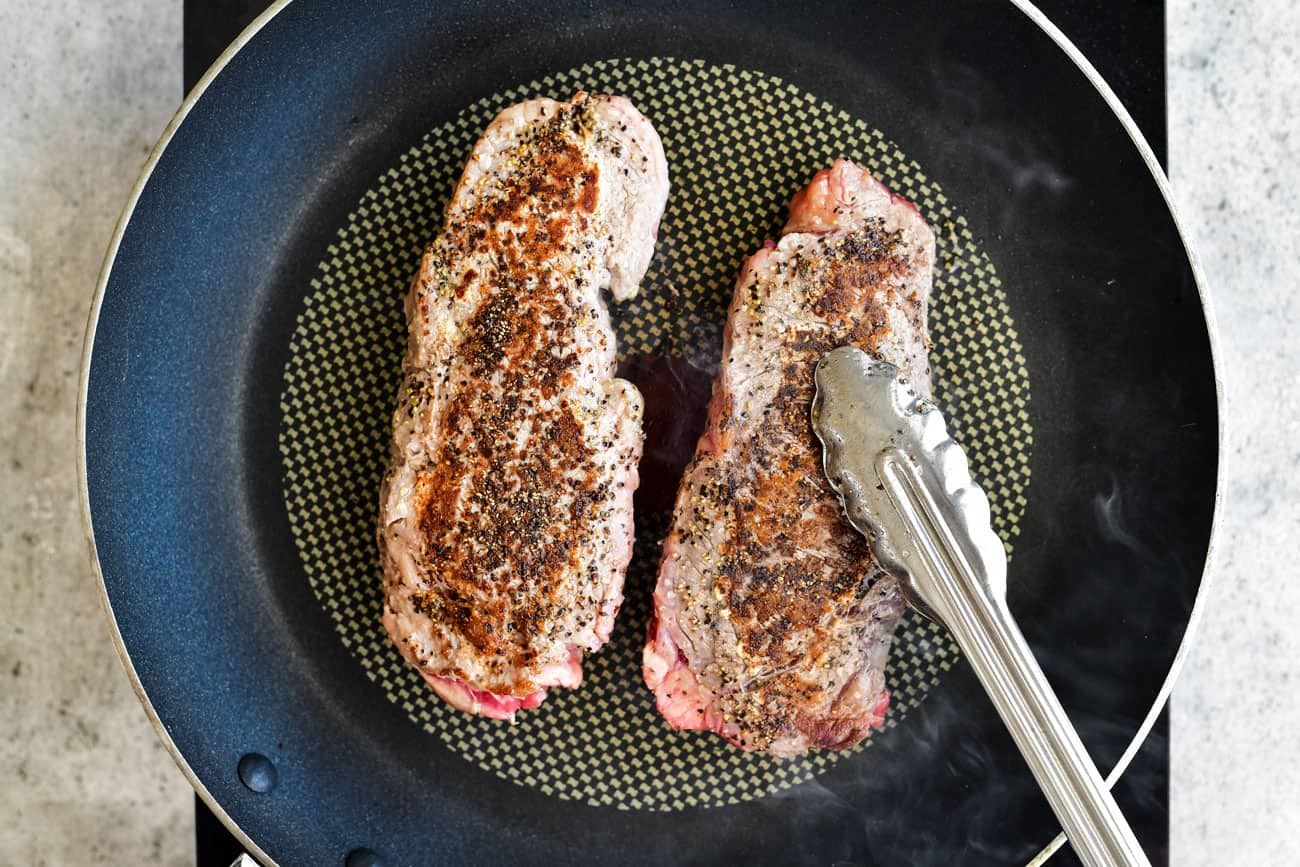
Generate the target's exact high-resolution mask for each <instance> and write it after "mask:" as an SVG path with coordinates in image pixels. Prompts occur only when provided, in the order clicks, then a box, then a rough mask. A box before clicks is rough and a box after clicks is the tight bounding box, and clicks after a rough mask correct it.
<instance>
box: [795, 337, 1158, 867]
mask: <svg viewBox="0 0 1300 867" xmlns="http://www.w3.org/2000/svg"><path fill="white" fill-rule="evenodd" d="M816 381H817V396H816V398H815V399H814V400H813V406H812V424H813V429H814V430H815V431H816V432H817V436H818V438H819V439H821V441H822V446H823V448H824V455H823V456H824V461H825V470H826V476H827V478H828V479H829V480H830V484H831V486H832V487H833V488H834V489H835V492H836V493H837V494H838V495H839V497H840V500H841V501H842V502H843V504H844V511H845V513H846V515H847V516H848V520H849V523H850V524H852V525H853V527H854V528H855V529H856V530H858V531H859V532H860V533H862V534H863V535H865V536H866V537H867V539H868V540H870V542H871V547H872V550H873V551H874V552H875V554H876V557H877V558H878V559H879V561H880V564H881V565H882V566H883V567H884V568H885V569H887V570H889V571H890V572H892V573H893V574H894V575H896V576H897V577H898V578H899V583H900V584H901V586H902V589H903V594H904V596H905V597H906V599H907V600H908V602H909V603H910V604H911V605H912V606H913V607H914V608H916V609H917V610H919V611H920V612H921V613H922V614H924V615H926V616H927V617H929V618H931V619H932V620H935V621H937V622H938V623H941V624H943V625H945V626H947V628H948V630H949V631H950V632H951V633H952V635H953V637H954V638H955V639H956V640H957V644H959V645H960V646H961V649H962V652H963V653H964V654H965V655H966V658H967V659H969V660H970V663H971V666H972V667H973V668H974V669H975V673H976V675H977V676H978V677H979V679H980V682H981V683H982V684H983V685H984V688H985V690H987V691H988V694H989V697H990V698H991V699H992V700H993V704H994V705H995V706H996V707H997V709H998V713H999V714H1001V716H1002V720H1003V722H1005V723H1006V726H1007V728H1008V729H1009V730H1010V732H1011V735H1012V737H1013V738H1014V739H1015V741H1016V744H1017V746H1019V747H1020V752H1021V753H1022V754H1023V755H1024V757H1025V761H1026V762H1027V763H1028V764H1029V768H1030V770H1031V771H1033V774H1034V777H1035V778H1036V779H1037V780H1038V784H1039V785H1040V786H1041V787H1042V789H1043V793H1044V794H1045V795H1046V796H1047V800H1048V802H1049V803H1050V804H1051V806H1052V810H1053V811H1054V812H1055V813H1056V817H1057V819H1059V820H1060V822H1061V826H1062V828H1064V830H1065V834H1066V836H1067V837H1068V838H1069V840H1070V842H1071V843H1072V844H1073V846H1074V849H1075V852H1077V853H1078V855H1079V857H1080V858H1081V859H1082V860H1083V862H1084V863H1085V864H1087V865H1089V867H1101V865H1147V864H1149V862H1148V861H1147V858H1146V855H1145V854H1144V853H1143V851H1142V848H1141V846H1139V845H1138V842H1137V839H1136V838H1135V837H1134V836H1133V831H1132V829H1131V828H1129V825H1128V822H1127V821H1126V820H1125V819H1124V815H1123V814H1122V813H1121V812H1120V809H1119V807H1118V806H1117V805H1116V804H1115V799H1114V798H1113V797H1111V794H1110V791H1109V790H1108V789H1107V788H1106V784H1105V783H1104V782H1103V781H1102V778H1101V775H1100V774H1099V773H1098V772H1097V768H1096V766H1095V765H1094V764H1093V762H1092V759H1090V758H1089V757H1088V753H1087V751H1086V750H1085V749H1084V746H1083V743H1082V742H1081V741H1080V740H1079V735H1078V733H1076V732H1075V730H1074V727H1073V726H1072V725H1071V724H1070V719H1069V717H1067V716H1066V714H1065V710H1064V709H1063V708H1062V707H1061V703H1060V701H1059V700H1058V699H1057V697H1056V693H1054V692H1053V691H1052V687H1051V685H1050V684H1049V683H1048V682H1047V679H1046V678H1045V677H1044V676H1043V672H1042V669H1040V668H1039V667H1038V663H1037V662H1035V661H1034V657H1033V654H1032V653H1031V652H1030V650H1029V645H1028V644H1026V643H1025V639H1024V636H1022V635H1021V634H1020V630H1019V629H1018V628H1017V627H1016V624H1015V621H1014V620H1012V618H1011V612H1010V610H1009V609H1008V608H1007V604H1006V592H1007V555H1006V550H1005V549H1004V548H1003V547H1002V542H1001V540H999V539H998V537H997V535H996V534H994V532H993V528H992V525H991V523H990V515H989V501H988V498H987V497H986V496H985V495H984V491H982V490H981V489H980V487H979V486H978V485H976V484H975V483H974V482H973V481H972V480H971V477H970V470H969V468H968V466H967V463H966V454H965V452H963V451H962V448H961V446H959V445H958V444H957V443H956V442H954V441H953V439H952V438H951V437H950V436H949V435H948V428H947V425H946V424H944V420H943V416H942V415H941V414H940V412H939V410H938V409H937V408H936V407H935V406H934V404H932V403H930V402H929V401H927V400H925V399H923V398H921V397H919V396H918V395H917V394H916V392H915V390H914V389H913V388H911V387H910V386H909V385H908V383H907V380H906V379H905V378H903V377H900V376H899V371H898V368H897V367H895V366H894V365H892V364H888V363H885V362H882V361H878V360H876V359H874V358H872V357H871V356H870V355H868V354H866V353H865V352H862V351H861V350H858V349H854V348H852V347H847V346H846V347H841V348H839V349H836V350H833V351H832V352H829V353H827V354H826V356H825V357H824V358H822V360H821V362H820V363H819V364H818V365H817V372H816Z"/></svg>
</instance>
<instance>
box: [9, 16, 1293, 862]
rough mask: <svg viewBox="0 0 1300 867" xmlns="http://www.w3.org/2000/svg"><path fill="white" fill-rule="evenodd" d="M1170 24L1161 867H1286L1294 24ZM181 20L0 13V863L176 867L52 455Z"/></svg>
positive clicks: (157, 775) (70, 466)
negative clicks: (1183, 588)
mask: <svg viewBox="0 0 1300 867" xmlns="http://www.w3.org/2000/svg"><path fill="white" fill-rule="evenodd" d="M1168 8H1169V46H1170V55H1169V142H1170V146H1169V150H1170V165H1171V172H1172V180H1173V185H1174V189H1175V193H1176V197H1177V200H1178V203H1179V205H1180V206H1181V208H1182V211H1183V217H1184V220H1185V224H1186V226H1187V228H1188V230H1189V232H1190V234H1191V236H1192V238H1193V240H1194V242H1195V243H1196V245H1197V248H1198V251H1199V254H1200V258H1201V262H1202V264H1203V266H1204V268H1205V272H1206V274H1207V276H1208V278H1209V285H1210V289H1211V293H1212V299H1213V302H1214V306H1215V307H1216V308H1217V312H1218V320H1219V330H1220V337H1221V345H1222V361H1223V367H1222V371H1221V375H1222V377H1223V379H1224V383H1225V386H1226V391H1227V394H1228V417H1229V422H1230V431H1231V440H1230V445H1229V449H1228V451H1229V454H1228V465H1229V473H1228V484H1227V489H1226V492H1225V494H1226V504H1227V505H1226V511H1225V513H1224V515H1223V518H1222V520H1223V533H1222V537H1221V540H1220V545H1219V550H1218V556H1217V559H1216V564H1215V569H1214V580H1213V582H1212V586H1211V588H1210V589H1209V591H1208V593H1209V596H1208V599H1207V603H1208V604H1206V605H1205V607H1204V618H1203V620H1202V623H1201V627H1200V629H1201V632H1200V636H1199V640H1198V642H1197V643H1196V645H1195V646H1194V648H1193V649H1192V651H1191V653H1190V656H1189V658H1188V660H1187V665H1186V669H1185V670H1184V673H1183V675H1182V679H1181V680H1180V682H1179V684H1178V687H1177V688H1176V690H1175V692H1174V700H1173V705H1172V783H1171V787H1172V793H1171V812H1172V863H1174V864H1178V865H1185V864H1197V865H1199V864H1204V865H1221V864H1282V863H1291V862H1293V861H1295V860H1296V853H1297V852H1298V851H1300V845H1298V844H1297V843H1296V842H1295V839H1296V838H1295V828H1296V827H1298V826H1300V738H1296V737H1295V736H1294V732H1296V731H1298V730H1300V690H1297V689H1296V688H1295V684H1293V683H1292V673H1293V671H1294V670H1295V660H1297V659H1300V629H1297V628H1296V627H1295V625H1294V618H1295V612H1297V611H1300V582H1297V581H1295V580H1293V576H1292V575H1291V574H1290V568H1291V567H1290V566H1288V565H1287V564H1288V562H1289V561H1290V560H1291V559H1292V558H1293V557H1294V556H1295V554H1294V552H1292V551H1291V550H1290V545H1291V543H1293V542H1295V543H1300V509H1298V508H1297V505H1296V504H1297V503H1298V502H1300V472H1297V471H1296V468H1297V465H1298V464H1300V435H1297V434H1300V341H1295V340H1294V335H1295V334H1296V333H1300V301H1298V300H1297V298H1298V297H1300V291H1297V286H1300V211H1298V210H1297V205H1296V202H1297V201H1300V169H1297V165H1300V95H1298V94H1300V91H1298V90H1297V89H1296V88H1295V85H1294V83H1295V82H1296V81H1297V80H1300V55H1298V54H1297V48H1296V46H1297V45H1298V44H1300V9H1297V7H1296V5H1295V4H1294V3H1293V2H1292V0H1246V2H1228V3H1224V2H1211V0H1169V7H1168ZM180 25H181V4H180V3H179V2H177V0H129V2H128V0H102V2H98V3H83V2H76V0H4V2H0V70H3V71H2V72H0V492H3V493H2V495H0V817H4V818H3V820H2V821H0V863H7V864H46V863H48V864H140V865H144V864H149V865H153V864H188V863H192V861H193V853H192V849H193V836H192V834H193V829H192V823H193V813H192V805H191V800H190V796H189V788H188V786H187V784H186V782H185V780H184V779H183V778H182V776H181V774H180V772H179V771H178V770H176V768H175V767H174V766H173V765H172V763H171V760H170V759H169V758H168V757H167V755H166V754H165V753H164V752H163V750H162V749H161V747H159V745H158V743H157V741H156V739H155V737H154V733H153V730H152V729H151V728H150V726H149V724H148V722H147V721H146V719H145V716H144V713H143V711H142V710H141V709H140V706H139V704H138V703H137V702H136V699H135V697H134V695H133V694H132V692H131V688H130V686H129V684H128V681H127V678H126V676H125V674H124V673H123V672H122V670H121V667H120V665H119V663H118V661H117V657H116V654H115V653H114V651H113V647H112V644H111V642H110V639H109V635H108V630H107V628H106V626H105V623H104V619H103V615H102V614H101V612H100V608H99V602H98V597H97V589H96V584H95V579H94V577H93V575H92V573H91V569H90V565H89V562H88V559H87V549H86V545H85V542H84V540H83V536H82V529H81V518H80V513H79V509H78V505H77V496H76V479H75V472H74V462H73V458H72V455H73V454H74V452H75V437H74V425H73V416H74V410H75V404H76V388H77V373H78V365H79V361H80V349H81V336H82V329H83V326H84V322H85V318H86V314H87V310H88V308H89V304H90V298H91V293H92V290H93V287H94V285H95V277H96V274H97V271H98V269H99V265H100V260H101V257H102V255H103V250H104V247H105V245H106V243H107V241H108V238H109V236H110V234H111V232H112V228H113V225H114V222H115V221H116V218H117V215H118V212H119V210H120V208H121V207H122V204H123V203H124V202H125V200H126V197H127V194H128V192H129V191H130V188H131V185H132V183H133V182H134V179H135V177H136V174H137V172H138V171H139V169H140V167H141V165H142V163H143V162H144V160H145V157H146V155H147V153H148V150H149V148H150V146H151V144H152V142H153V141H154V140H155V139H156V138H157V136H158V134H159V133H160V131H161V130H162V128H163V126H164V124H165V123H166V121H167V119H168V117H169V116H170V115H171V113H172V111H173V110H174V109H175V107H176V105H177V104H178V102H179V98H180V93H179V82H180V80H181V75H180V64H181V50H180V39H181V28H180ZM1289 337H1291V338H1292V339H1291V340H1289V339H1288V338H1289ZM1266 423H1267V427H1265V424H1266ZM1298 680H1300V679H1298Z"/></svg>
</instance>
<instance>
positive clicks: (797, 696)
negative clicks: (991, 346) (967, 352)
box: [644, 160, 934, 755]
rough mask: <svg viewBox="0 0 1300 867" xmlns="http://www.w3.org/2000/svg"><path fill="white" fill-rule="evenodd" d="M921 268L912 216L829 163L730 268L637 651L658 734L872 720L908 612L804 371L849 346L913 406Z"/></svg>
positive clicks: (821, 738) (789, 730)
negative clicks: (699, 417)
mask: <svg viewBox="0 0 1300 867" xmlns="http://www.w3.org/2000/svg"><path fill="white" fill-rule="evenodd" d="M933 263H934V235H933V233H932V232H931V231H930V228H929V227H928V226H927V225H926V224H925V221H924V220H923V219H922V217H921V215H920V214H919V213H918V212H917V210H916V208H915V207H913V206H912V205H911V204H910V203H909V202H907V201H905V200H903V199H901V198H899V197H898V196H894V195H891V194H890V192H889V190H887V189H886V188H885V187H884V185H882V184H881V183H880V182H879V181H877V180H875V179H874V178H872V177H871V175H869V174H868V173H867V172H866V171H864V170H862V169H860V168H858V167H857V166H855V165H853V164H852V163H850V162H848V161H846V160H839V161H837V162H836V163H835V164H834V166H832V167H831V168H830V169H826V170H823V171H821V172H819V173H818V174H817V175H816V176H815V177H814V178H813V180H812V182H811V183H810V184H809V185H808V186H807V187H806V188H805V189H804V190H803V191H802V192H800V193H799V194H798V195H796V196H795V197H794V200H793V202H792V203H791V205H790V219H789V222H787V223H786V226H785V229H784V231H783V233H782V237H781V240H780V242H779V243H776V244H773V243H771V242H769V243H768V245H767V246H766V247H765V248H764V249H762V250H760V251H759V252H757V253H755V254H754V255H753V256H752V257H750V259H749V261H748V262H746V263H745V265H744V267H743V269H742V270H741V275H740V279H739V281H738V283H737V285H736V291H735V296H734V298H733V300H732V303H731V309H730V313H729V318H728V323H727V330H726V337H725V341H724V347H723V358H722V368H721V371H720V372H719V374H718V378H717V380H716V381H715V382H714V385H713V397H712V401H711V402H710V404H709V414H708V424H707V427H706V429H705V432H704V434H703V436H702V437H701V438H700V441H699V444H698V446H697V448H696V453H695V458H694V459H693V461H692V462H691V464H690V465H689V466H688V467H687V469H686V472H685V475H684V477H683V479H682V483H681V486H680V488H679V489H678V493H677V504H676V508H675V511H674V514H673V523H672V528H671V531H670V533H669V535H668V538H667V539H666V540H665V542H664V549H663V562H662V564H661V566H660V570H659V583H658V586H657V588H656V590H655V596H654V610H655V613H654V619H653V621H652V623H651V627H650V635H649V639H648V641H647V644H646V648H645V659H644V662H645V670H644V674H645V680H646V683H647V684H648V685H649V686H650V688H651V689H652V690H654V692H655V697H656V700H657V703H658V707H659V711H660V713H662V714H663V716H664V717H665V718H666V719H667V720H668V722H669V723H671V724H672V725H673V726H675V727H677V728H681V729H709V730H712V731H715V732H717V733H718V734H720V735H722V736H723V737H725V738H726V739H727V740H729V741H731V742H732V743H733V744H735V745H737V746H739V747H741V748H743V749H746V750H757V751H764V752H769V753H773V754H776V755H792V754H797V753H801V752H804V751H806V750H808V749H809V748H812V747H824V748H828V749H843V748H846V747H849V746H852V745H854V744H856V743H858V742H859V741H861V740H862V739H863V738H864V737H866V736H867V734H868V733H869V732H870V731H871V729H872V727H879V726H881V725H882V723H883V721H884V716H885V710H886V708H887V707H888V704H889V693H888V690H886V688H885V675H884V670H885V661H886V658H887V656H888V653H889V643H890V640H891V638H892V636H893V632H894V628H895V626H896V625H897V623H898V621H899V618H900V617H901V616H902V613H903V610H904V603H903V600H902V597H901V596H900V593H899V589H898V586H897V583H896V582H895V581H894V579H893V578H891V577H889V576H887V575H885V574H883V573H882V571H881V569H880V568H879V566H878V565H877V564H876V562H875V560H874V559H873V557H872V555H871V551H870V548H869V547H868V545H867V542H866V540H865V539H863V538H862V537H861V536H860V535H858V534H857V533H856V532H855V531H854V530H853V529H851V528H850V527H849V526H848V524H847V523H845V522H844V520H843V519H842V517H841V513H840V504H839V502H838V500H837V499H836V498H835V495H834V494H833V493H832V492H831V491H830V489H829V488H828V487H827V484H826V482H825V479H824V477H823V475H822V463H821V450H820V448H819V446H818V443H817V440H816V437H815V435H814V433H813V431H812V427H811V423H810V420H809V407H810V405H811V403H812V397H813V390H814V384H813V370H814V367H815V366H816V363H817V361H818V359H819V358H820V357H821V356H822V354H823V353H825V352H827V351H828V350H830V349H833V348H834V347H837V346H842V345H845V344H852V345H854V346H857V347H860V348H861V349H864V350H866V351H867V352H870V353H873V354H875V355H877V356H878V357H881V358H883V359H885V360H887V361H891V362H893V363H894V364H896V365H898V366H899V367H900V368H901V369H902V370H903V371H904V372H905V373H906V374H907V375H908V376H910V377H911V378H912V381H913V382H914V383H915V384H916V386H917V389H918V391H920V392H922V393H924V394H927V395H928V393H929V389H930V376H929V367H928V363H927V360H926V349H927V345H928V338H927V335H926V303H927V299H928V296H929V294H930V282H931V272H932V270H933Z"/></svg>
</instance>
